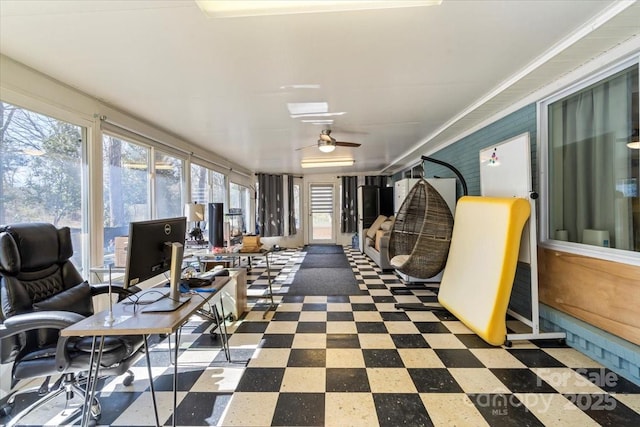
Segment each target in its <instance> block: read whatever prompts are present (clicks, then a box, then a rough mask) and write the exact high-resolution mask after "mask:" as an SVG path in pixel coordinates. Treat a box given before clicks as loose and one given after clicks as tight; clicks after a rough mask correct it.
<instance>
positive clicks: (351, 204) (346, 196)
mask: <svg viewBox="0 0 640 427" xmlns="http://www.w3.org/2000/svg"><path fill="white" fill-rule="evenodd" d="M357 191H358V177H357V176H343V177H342V209H341V211H342V218H341V221H340V231H341V232H342V233H355V232H356V231H358V203H357V200H358V194H357Z"/></svg>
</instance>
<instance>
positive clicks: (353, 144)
mask: <svg viewBox="0 0 640 427" xmlns="http://www.w3.org/2000/svg"><path fill="white" fill-rule="evenodd" d="M336 145H338V146H340V147H360V146H361V145H362V144H358V143H357V142H345V141H336Z"/></svg>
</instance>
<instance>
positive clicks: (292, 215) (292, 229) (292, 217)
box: [287, 175, 297, 236]
mask: <svg viewBox="0 0 640 427" xmlns="http://www.w3.org/2000/svg"><path fill="white" fill-rule="evenodd" d="M288 181H289V185H288V186H287V193H288V196H289V206H288V208H289V209H288V211H289V236H293V235H294V234H296V233H297V229H296V211H295V203H294V200H293V175H289V180H288Z"/></svg>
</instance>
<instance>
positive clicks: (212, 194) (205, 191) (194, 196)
mask: <svg viewBox="0 0 640 427" xmlns="http://www.w3.org/2000/svg"><path fill="white" fill-rule="evenodd" d="M224 195H225V176H224V174H221V173H219V172H216V171H214V170H211V169H208V168H206V167H204V166H200V165H198V164H195V163H191V201H192V202H198V203H201V204H203V205H205V215H204V217H205V222H203V223H202V224H201V227H202V228H203V230H205V231H207V230H208V229H209V223H208V218H209V203H224ZM207 232H208V231H207Z"/></svg>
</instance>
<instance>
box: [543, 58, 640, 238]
mask: <svg viewBox="0 0 640 427" xmlns="http://www.w3.org/2000/svg"><path fill="white" fill-rule="evenodd" d="M634 81H636V82H637V69H636V71H635V80H634V74H633V72H631V71H629V70H626V71H623V72H621V73H619V74H617V75H614V76H613V77H611V78H609V79H607V80H606V81H604V82H601V83H599V84H597V85H595V86H593V87H590V88H587V89H585V90H583V91H581V92H579V93H577V94H575V95H572V96H570V97H568V98H566V99H564V100H562V101H558V102H556V103H554V104H552V105H551V106H550V110H549V118H550V130H549V135H550V151H549V153H550V159H549V160H550V163H549V164H550V179H551V180H550V183H551V188H550V194H551V197H550V206H551V221H550V224H551V230H550V233H551V236H552V237H553V236H554V234H553V233H554V232H555V231H556V230H566V231H567V232H568V239H569V240H570V241H573V242H582V239H583V232H584V230H585V229H592V230H602V231H606V232H607V233H608V234H609V242H608V245H609V246H611V247H616V248H620V249H633V246H632V242H633V241H632V236H633V233H632V229H631V227H632V221H631V220H630V218H631V203H630V198H625V197H624V196H623V195H622V194H621V193H620V192H617V191H616V184H617V183H620V182H622V181H623V180H626V179H629V178H630V177H631V176H632V173H633V171H632V169H631V156H632V155H633V154H634V153H632V152H631V151H632V150H630V149H629V148H628V147H627V146H626V142H627V138H628V136H629V135H630V134H631V127H632V120H631V111H632V110H631V85H632V84H633V82H634ZM636 85H637V83H636ZM636 178H637V177H636Z"/></svg>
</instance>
